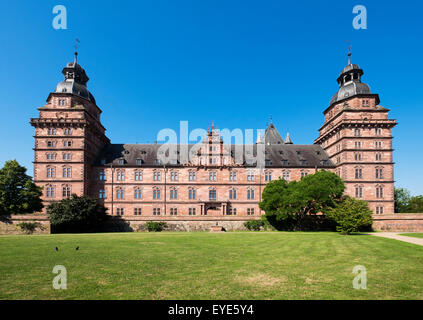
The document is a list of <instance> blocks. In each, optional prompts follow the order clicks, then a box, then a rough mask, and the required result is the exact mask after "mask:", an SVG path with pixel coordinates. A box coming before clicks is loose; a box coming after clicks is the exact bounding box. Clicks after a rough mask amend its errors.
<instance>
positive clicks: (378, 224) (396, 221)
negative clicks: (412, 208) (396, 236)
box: [373, 213, 423, 232]
mask: <svg viewBox="0 0 423 320" xmlns="http://www.w3.org/2000/svg"><path fill="white" fill-rule="evenodd" d="M373 229H374V230H376V231H392V232H423V214H419V213H396V214H382V215H374V216H373Z"/></svg>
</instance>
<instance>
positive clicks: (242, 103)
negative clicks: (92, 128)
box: [0, 0, 423, 194]
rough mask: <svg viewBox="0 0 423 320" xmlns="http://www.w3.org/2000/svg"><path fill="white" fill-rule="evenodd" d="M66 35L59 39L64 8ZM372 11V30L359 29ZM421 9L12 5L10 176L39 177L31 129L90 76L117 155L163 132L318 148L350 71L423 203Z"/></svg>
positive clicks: (5, 85) (4, 57) (7, 8)
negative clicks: (238, 133) (61, 90)
mask: <svg viewBox="0 0 423 320" xmlns="http://www.w3.org/2000/svg"><path fill="white" fill-rule="evenodd" d="M58 4H62V5H65V6H66V8H67V23H68V29H67V30H55V29H53V27H52V20H53V18H54V14H53V13H52V9H53V7H54V6H55V5H58ZM357 4H362V5H365V6H366V8H367V14H368V25H367V27H368V29H367V30H355V29H354V28H353V27H352V20H353V17H354V14H353V13H352V8H353V7H354V6H355V5H357ZM422 13H423V4H422V3H421V2H420V1H405V0H403V1H393V2H392V3H389V2H387V1H374V0H373V1H339V0H338V1H301V0H298V1H289V2H284V1H267V0H260V1H248V0H247V1H246V0H239V1H234V0H213V1H211V0H210V1H208V0H207V1H206V0H201V1H199V0H191V1H185V0H173V1H162V0H154V1H152V0H151V1H124V0H121V1H103V2H100V1H98V2H97V1H96V2H94V1H75V0H72V1H60V2H58V1H46V0H43V1H7V2H6V1H3V2H2V4H1V10H0V41H1V50H0V70H1V75H0V90H1V91H0V92H1V100H0V108H1V115H2V118H1V121H2V123H1V126H0V137H1V140H0V141H1V142H0V165H3V163H4V161H5V160H8V159H13V158H16V159H17V160H18V161H19V162H20V163H21V164H23V165H25V166H26V167H28V169H29V170H28V171H29V173H30V174H32V160H33V150H32V148H33V143H34V140H33V137H32V136H33V132H34V130H33V128H32V127H31V126H30V125H29V119H30V118H31V117H36V116H37V114H38V113H37V108H38V107H40V106H42V105H43V104H44V103H45V100H46V98H47V96H48V94H49V92H51V91H53V90H54V89H55V86H56V84H57V83H58V82H59V81H61V80H62V79H63V76H62V75H61V70H62V68H63V66H64V65H65V64H66V63H67V62H69V61H72V60H73V51H74V50H73V45H74V39H75V38H76V37H77V38H79V39H80V40H81V44H80V48H79V62H80V64H81V65H82V66H83V67H84V68H85V70H86V71H87V74H88V76H89V77H90V81H89V82H88V87H89V89H90V91H91V92H92V93H93V95H94V96H95V98H96V100H97V103H98V105H99V106H100V108H101V109H102V110H103V115H102V122H103V124H104V126H105V127H106V128H107V134H108V136H109V138H110V139H111V140H112V142H113V143H136V142H139V143H140V142H150V143H151V142H153V141H154V140H156V135H157V132H158V131H159V130H160V129H163V128H174V129H178V126H179V121H180V120H188V121H189V126H190V128H191V129H193V128H207V127H208V126H209V125H210V123H211V121H212V120H214V121H215V123H216V125H217V126H218V127H219V128H229V129H235V128H241V129H245V128H256V129H257V128H264V127H265V125H266V122H267V121H268V119H269V115H270V114H272V115H273V121H274V123H275V125H276V127H277V128H278V129H279V131H280V132H281V134H282V135H283V136H285V134H286V132H287V131H289V132H290V134H291V137H292V139H293V141H294V143H298V144H311V143H313V140H314V139H315V138H316V137H317V135H318V132H317V130H318V128H319V127H320V126H321V124H322V122H323V115H322V111H323V110H324V109H325V108H327V107H328V103H329V100H330V98H331V97H332V95H333V94H334V93H335V92H336V90H337V83H336V78H337V76H338V75H339V72H340V71H341V70H342V68H343V67H344V66H345V65H346V63H347V56H346V46H347V45H346V40H347V39H348V40H351V43H352V46H353V49H352V50H353V56H352V59H353V62H354V63H358V64H359V65H360V66H361V67H362V68H363V69H364V72H365V75H364V77H363V81H365V82H366V83H368V84H369V85H370V87H371V89H372V91H373V92H374V93H379V95H380V98H381V105H382V106H384V107H387V108H389V109H391V113H390V116H391V118H394V119H397V121H398V122H399V125H398V126H397V127H396V128H395V129H394V136H395V139H394V148H395V149H396V150H395V153H394V160H395V162H396V166H395V179H396V181H397V182H396V185H397V186H399V187H406V188H408V189H410V190H411V192H412V193H413V194H423V182H422V181H423V169H422V159H423V148H422V141H423V139H422V138H423V133H422V128H423V125H422V119H423V96H422V91H423V90H422V77H423V70H422V68H423V63H422V59H423V55H422V52H423V41H422V35H423V27H422V22H421V21H422V19H421V16H422Z"/></svg>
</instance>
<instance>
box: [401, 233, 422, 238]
mask: <svg viewBox="0 0 423 320" xmlns="http://www.w3.org/2000/svg"><path fill="white" fill-rule="evenodd" d="M401 236H407V237H413V238H423V233H401Z"/></svg>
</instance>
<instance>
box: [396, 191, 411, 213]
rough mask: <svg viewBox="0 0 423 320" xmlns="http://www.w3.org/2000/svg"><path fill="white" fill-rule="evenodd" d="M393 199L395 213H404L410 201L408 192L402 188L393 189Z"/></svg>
mask: <svg viewBox="0 0 423 320" xmlns="http://www.w3.org/2000/svg"><path fill="white" fill-rule="evenodd" d="M394 199H395V212H396V213H402V212H406V210H407V206H408V203H409V202H410V200H411V195H410V191H408V190H407V189H404V188H395V192H394Z"/></svg>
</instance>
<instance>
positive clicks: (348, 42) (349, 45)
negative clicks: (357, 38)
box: [347, 40, 351, 65]
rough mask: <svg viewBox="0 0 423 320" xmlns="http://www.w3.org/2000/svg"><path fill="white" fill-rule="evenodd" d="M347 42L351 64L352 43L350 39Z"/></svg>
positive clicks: (349, 62)
mask: <svg viewBox="0 0 423 320" xmlns="http://www.w3.org/2000/svg"><path fill="white" fill-rule="evenodd" d="M347 44H348V65H350V64H351V44H350V40H347Z"/></svg>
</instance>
